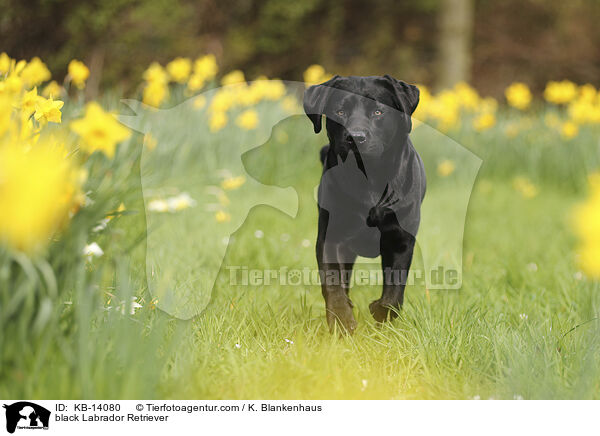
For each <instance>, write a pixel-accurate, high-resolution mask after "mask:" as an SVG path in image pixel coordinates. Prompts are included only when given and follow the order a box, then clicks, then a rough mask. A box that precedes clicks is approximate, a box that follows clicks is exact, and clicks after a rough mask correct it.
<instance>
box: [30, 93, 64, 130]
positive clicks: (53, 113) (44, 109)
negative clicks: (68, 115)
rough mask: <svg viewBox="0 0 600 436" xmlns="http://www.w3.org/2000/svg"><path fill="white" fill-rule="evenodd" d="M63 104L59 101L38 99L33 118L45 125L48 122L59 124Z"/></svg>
mask: <svg viewBox="0 0 600 436" xmlns="http://www.w3.org/2000/svg"><path fill="white" fill-rule="evenodd" d="M64 104H65V103H64V102H62V101H60V100H52V98H48V99H45V98H44V97H38V99H37V101H36V104H35V113H34V114H33V117H34V118H35V120H36V121H37V122H38V123H40V125H42V126H43V125H45V124H46V123H48V122H51V123H60V122H61V117H62V113H61V112H60V109H61V108H62V107H63V105H64Z"/></svg>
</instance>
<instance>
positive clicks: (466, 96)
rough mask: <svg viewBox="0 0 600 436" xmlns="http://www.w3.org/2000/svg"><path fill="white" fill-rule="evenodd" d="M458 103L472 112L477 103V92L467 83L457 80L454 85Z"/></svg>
mask: <svg viewBox="0 0 600 436" xmlns="http://www.w3.org/2000/svg"><path fill="white" fill-rule="evenodd" d="M454 92H455V93H456V97H457V99H458V104H459V105H460V106H461V107H462V108H464V109H465V110H466V111H468V112H473V111H475V109H477V107H478V105H479V94H478V93H477V91H476V90H475V89H474V88H472V87H471V86H470V85H469V84H467V83H465V82H459V83H457V84H456V85H455V86H454Z"/></svg>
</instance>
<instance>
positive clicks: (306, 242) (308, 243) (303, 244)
mask: <svg viewBox="0 0 600 436" xmlns="http://www.w3.org/2000/svg"><path fill="white" fill-rule="evenodd" d="M302 246H303V247H305V248H306V247H310V240H308V239H303V240H302Z"/></svg>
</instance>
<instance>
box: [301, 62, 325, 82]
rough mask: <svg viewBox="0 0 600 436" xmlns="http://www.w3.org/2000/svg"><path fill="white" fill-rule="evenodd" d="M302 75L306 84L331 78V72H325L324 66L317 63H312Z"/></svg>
mask: <svg viewBox="0 0 600 436" xmlns="http://www.w3.org/2000/svg"><path fill="white" fill-rule="evenodd" d="M302 76H303V78H304V82H305V83H306V84H307V85H314V84H316V83H323V82H326V81H327V80H329V79H330V78H331V74H327V73H326V72H325V68H323V67H322V66H321V65H318V64H313V65H311V66H310V67H308V68H307V69H306V70H305V71H304V74H303V75H302Z"/></svg>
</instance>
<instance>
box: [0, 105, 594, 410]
mask: <svg viewBox="0 0 600 436" xmlns="http://www.w3.org/2000/svg"><path fill="white" fill-rule="evenodd" d="M270 110H271V109H269V108H268V107H266V106H265V107H264V108H262V109H261V108H259V114H260V117H261V127H260V128H258V129H256V130H254V131H241V130H236V128H234V127H232V129H225V130H224V131H223V132H220V133H219V134H216V135H212V136H210V135H209V136H206V137H205V136H203V134H199V133H198V132H206V129H204V130H202V126H199V125H198V124H195V123H194V122H193V120H190V119H188V118H186V116H187V115H185V114H184V115H182V114H181V113H176V114H173V113H170V114H169V113H167V112H165V113H164V114H162V115H160V114H159V119H158V121H155V122H153V124H152V129H151V130H150V131H149V133H150V134H151V135H152V136H153V137H154V138H155V139H156V140H157V142H158V146H157V147H156V148H155V149H152V150H151V149H149V148H148V147H147V146H144V145H143V144H142V143H143V135H142V134H139V133H138V134H135V135H133V136H132V138H131V139H130V140H129V141H128V142H127V143H125V144H122V145H121V146H120V148H119V149H118V151H117V155H116V156H115V159H114V160H113V161H108V160H107V159H106V158H104V156H102V155H98V154H95V155H93V156H91V158H90V161H89V163H88V165H89V173H90V175H89V182H88V183H89V184H90V186H94V193H93V196H94V200H95V202H94V204H93V205H91V206H89V208H88V207H86V208H84V209H83V210H82V212H80V213H79V214H78V215H77V216H76V217H75V218H74V220H73V223H72V224H71V231H70V232H71V233H70V236H69V237H68V238H64V239H62V240H61V241H59V242H57V243H56V244H55V245H53V246H52V247H51V256H49V258H51V259H52V265H51V266H52V269H53V271H54V274H55V276H54V275H52V274H51V273H49V272H48V271H49V268H50V265H49V264H48V263H47V262H46V261H42V260H39V261H34V260H29V259H27V258H25V257H16V258H10V259H9V254H8V253H6V252H1V253H0V255H1V256H2V258H0V266H1V267H0V287H1V288H2V289H5V290H6V289H9V288H10V289H11V292H10V293H8V292H5V293H3V294H2V295H3V297H2V307H3V311H2V319H1V321H2V326H3V329H4V331H3V333H2V335H1V336H0V345H1V347H0V350H2V351H1V352H2V353H3V356H2V361H3V362H4V363H3V365H2V368H0V396H2V397H4V398H190V399H191V398H210V399H223V398H234V399H236V398H265V399H278V398H282V399H283V398H285V399H292V398H302V399H421V398H422V399H434V398H435V399H439V398H450V399H455V398H456V399H467V398H481V399H487V398H495V399H513V398H525V399H536V398H538V399H541V398H545V399H549V398H598V397H599V396H600V395H599V392H600V366H598V365H597V362H598V359H599V358H600V335H599V333H600V332H599V325H598V322H597V316H598V315H597V314H598V311H599V310H600V307H599V305H600V294H599V292H598V285H597V284H596V283H594V282H593V281H589V280H587V279H585V277H584V276H583V275H582V274H581V273H580V272H579V271H578V268H577V265H576V262H575V253H574V247H575V243H576V241H575V239H574V236H573V235H572V232H571V230H570V229H571V223H570V219H571V218H570V217H571V211H572V208H573V206H574V205H575V204H577V203H578V202H579V201H581V200H582V198H583V197H584V195H585V190H586V177H587V175H588V173H589V172H590V171H591V170H593V169H594V168H597V162H598V143H597V138H598V135H597V133H598V131H597V128H592V127H589V128H586V129H585V130H583V131H582V132H581V133H580V134H579V135H578V136H577V137H576V138H574V139H572V140H570V141H566V140H563V139H561V137H560V135H559V134H558V133H557V132H556V131H554V130H552V129H550V128H549V127H547V126H546V125H545V123H544V115H545V112H544V111H541V110H540V111H536V112H535V113H536V115H532V116H529V120H528V123H529V124H528V125H527V127H525V128H523V129H522V130H521V131H520V132H519V133H518V134H516V135H507V134H506V133H505V129H506V128H507V127H508V126H509V125H511V123H515V122H516V121H515V120H516V119H517V115H516V114H515V112H512V111H509V110H506V111H502V112H500V113H499V114H498V123H497V125H496V126H494V127H493V128H491V129H489V130H486V131H483V132H474V131H472V130H471V129H469V128H468V126H467V127H465V128H463V129H460V128H459V129H455V130H452V131H450V132H448V136H449V137H451V138H452V139H453V140H455V141H457V143H460V144H462V146H464V147H466V149H469V150H471V151H472V152H473V153H475V154H476V155H477V156H479V157H480V158H481V159H482V162H483V163H482V165H481V168H480V170H479V173H478V175H477V179H476V180H475V184H474V187H473V191H472V195H471V197H470V201H469V204H468V211H467V215H466V222H465V225H464V244H463V249H462V268H463V286H462V288H461V289H460V290H434V289H431V290H428V289H426V287H425V286H424V285H423V284H422V283H421V284H416V285H414V286H409V287H408V288H407V290H406V298H405V304H404V308H403V310H402V313H401V314H400V316H399V318H398V319H397V320H395V321H394V322H393V323H390V324H385V325H376V324H375V322H374V321H373V319H372V318H371V316H370V314H369V312H368V304H369V303H370V302H371V301H372V300H374V299H376V298H378V295H379V294H380V292H381V289H380V287H379V286H355V287H354V288H353V289H352V291H351V297H352V299H353V301H354V303H355V313H356V317H357V321H358V328H357V330H356V333H355V334H354V336H352V337H338V336H337V335H331V334H329V332H328V330H327V326H326V322H325V314H324V310H325V309H324V302H323V299H322V297H321V292H320V287H319V286H318V285H316V284H314V285H280V284H279V283H273V284H269V285H265V284H262V285H255V286H252V285H247V286H242V285H239V284H231V282H230V267H231V266H243V267H247V268H249V269H260V270H264V269H279V268H281V267H287V268H298V269H302V268H305V267H308V268H311V269H314V268H316V260H315V255H314V240H315V236H316V219H317V210H316V204H315V201H314V187H315V186H316V185H317V184H318V180H319V177H320V163H319V161H318V150H319V148H320V146H321V145H323V144H324V143H325V142H326V138H325V136H324V135H323V134H321V135H320V136H316V135H314V134H312V130H311V127H310V124H309V122H308V120H307V119H305V118H304V117H303V116H295V117H291V118H289V119H284V117H283V116H282V115H281V113H280V112H278V113H276V114H275V113H271V112H269V111H270ZM69 111H71V113H69ZM546 111H547V112H550V111H551V109H548V110H546ZM80 113H81V107H78V106H72V107H70V108H66V110H65V118H68V117H69V116H71V115H72V116H79V114H80ZM155 115H156V114H154V115H152V116H155ZM163 115H164V117H163ZM190 116H192V115H190ZM142 118H143V117H142ZM282 119H284V121H282V122H281V123H279V124H277V123H278V122H279V121H280V120H282ZM519 119H520V118H519ZM263 121H264V123H263ZM273 125H275V127H274V128H273V130H271V129H272V126H273ZM140 129H142V130H144V129H143V128H142V127H140ZM420 129H425V127H423V126H421V127H418V128H416V129H415V132H414V133H413V135H412V137H413V141H414V142H415V144H416V146H417V149H419V147H421V146H423V143H425V142H426V141H427V140H428V139H427V136H426V135H424V134H423V133H422V130H420ZM145 132H148V130H146V131H145ZM146 140H148V137H146ZM419 141H421V143H420V142H419ZM260 144H265V145H263V146H262V147H261V148H260V151H257V150H259V149H258V148H256V146H257V145H260ZM437 151H438V152H440V149H437ZM441 152H443V150H441ZM441 157H442V158H444V157H446V156H441ZM439 159H440V156H439V155H435V154H431V155H428V156H427V157H426V158H425V160H426V164H427V166H428V178H429V179H430V180H431V182H432V186H433V188H432V189H431V191H430V192H429V193H428V196H431V197H430V198H432V199H434V198H436V196H437V198H438V200H440V199H441V197H442V194H443V192H444V191H443V190H436V188H435V187H436V183H438V185H437V186H443V183H444V180H442V178H441V177H440V176H438V175H436V169H435V168H436V165H437V163H438V161H439ZM460 163H461V162H460V161H456V165H457V169H456V174H460V171H461V166H460ZM223 170H227V171H226V172H225V173H226V176H227V174H229V176H239V175H245V177H246V179H245V183H244V184H243V186H242V187H240V188H239V189H237V190H231V191H228V192H227V195H228V200H227V202H223V201H222V202H221V205H220V206H219V205H218V204H219V200H218V199H215V198H216V197H215V195H216V194H215V191H214V189H213V190H211V189H208V190H207V188H210V187H215V186H219V183H221V181H222V179H223V177H224V176H223V174H224V173H223ZM519 177H520V178H521V179H518V178H519ZM515 178H517V179H515ZM523 178H525V179H526V180H527V183H529V185H528V186H529V188H528V190H525V191H523V189H522V188H521V187H520V186H521V185H522V183H521V184H519V183H516V182H515V180H522V179H523ZM436 180H437V182H436ZM181 192H188V193H189V194H190V195H191V197H192V198H193V199H194V200H195V201H196V203H197V204H196V205H195V207H191V208H188V209H185V210H182V211H180V212H177V213H162V214H161V213H156V212H152V211H150V210H148V205H149V202H150V201H152V199H155V198H159V197H165V196H169V195H175V194H176V193H181ZM296 193H297V197H296ZM290 194H291V196H290ZM217 197H218V195H217ZM290 198H291V200H290ZM431 201H433V200H431ZM121 202H123V203H124V205H125V207H126V209H125V212H123V213H122V214H121V215H120V216H117V217H116V218H114V220H113V221H111V222H110V223H109V224H108V226H107V228H106V229H105V230H102V231H99V232H91V231H90V228H91V227H92V223H93V222H94V220H95V219H96V217H97V216H98V213H99V212H98V211H100V210H114V209H116V207H117V206H118V205H119V204H120V203H121ZM213 203H215V204H217V207H223V208H224V210H225V211H226V213H227V214H229V215H228V216H230V218H231V219H223V220H222V221H223V222H218V220H215V210H216V209H214V208H213V207H212V205H213ZM434 204H444V203H443V202H437V203H434ZM296 210H297V213H295V212H296ZM428 210H429V212H428V213H430V214H439V217H441V219H442V220H443V219H444V217H445V216H446V215H445V214H449V213H450V212H449V211H448V210H446V208H444V207H439V208H437V209H436V208H434V207H432V208H430V209H428ZM100 216H102V215H100ZM246 216H247V218H246V219H244V218H245V217H246ZM240 217H241V218H240ZM460 230H462V229H460ZM232 232H233V235H232V238H230V239H227V240H226V239H224V238H227V237H228V235H229V234H230V233H232ZM440 237H444V235H441V236H440ZM92 241H94V242H97V243H98V244H99V245H100V246H101V247H102V248H103V249H104V251H105V253H104V256H102V257H100V258H93V259H91V260H89V259H84V258H81V256H79V257H78V258H77V260H74V258H73V256H71V257H69V255H68V254H67V253H74V252H80V251H81V247H82V246H83V245H84V244H85V243H89V242H92ZM421 248H423V247H421ZM421 252H422V250H420V251H418V252H417V254H416V256H415V262H414V265H415V268H418V267H419V265H420V264H421V254H422V253H421ZM364 267H365V268H372V269H377V264H376V263H367V264H365V265H364ZM23 271H24V272H23ZM213 282H214V286H213ZM31 289H36V290H37V291H35V292H34V293H30V290H31ZM48 296H49V297H48ZM134 296H135V297H136V298H137V300H136V301H137V302H138V303H140V304H141V305H142V308H140V309H138V310H137V311H136V313H135V314H134V315H129V314H128V312H129V308H128V307H127V306H128V304H127V303H125V304H122V303H121V302H128V301H130V300H131V298H132V297H134ZM156 298H158V302H157V301H156ZM46 301H49V303H45V302H46ZM44 305H46V306H44ZM205 306H206V307H205ZM43 307H47V309H45V311H44V310H42V309H40V308H43ZM16 308H20V309H18V310H17V309H16ZM172 315H174V316H172ZM32 332H34V334H32Z"/></svg>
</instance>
